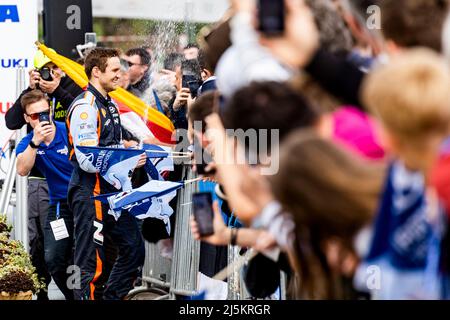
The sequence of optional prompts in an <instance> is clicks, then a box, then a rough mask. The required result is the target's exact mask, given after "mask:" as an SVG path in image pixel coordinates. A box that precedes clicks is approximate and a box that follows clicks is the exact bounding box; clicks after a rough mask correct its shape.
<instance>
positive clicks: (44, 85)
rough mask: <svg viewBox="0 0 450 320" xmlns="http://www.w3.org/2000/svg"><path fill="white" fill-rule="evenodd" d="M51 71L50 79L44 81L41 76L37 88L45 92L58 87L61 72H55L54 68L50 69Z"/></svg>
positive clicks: (50, 91) (51, 91) (52, 90)
mask: <svg viewBox="0 0 450 320" xmlns="http://www.w3.org/2000/svg"><path fill="white" fill-rule="evenodd" d="M51 73H52V78H53V80H52V81H45V80H43V79H42V78H40V80H39V88H40V89H41V90H42V91H44V92H45V93H49V94H51V93H53V92H54V91H55V90H56V88H58V86H59V84H60V82H61V73H60V72H55V71H54V70H52V71H51Z"/></svg>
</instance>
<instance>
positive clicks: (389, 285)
mask: <svg viewBox="0 0 450 320" xmlns="http://www.w3.org/2000/svg"><path fill="white" fill-rule="evenodd" d="M425 194H426V183H425V178H424V176H423V174H421V173H420V172H411V171H409V170H408V169H406V168H405V166H404V165H403V164H402V163H401V162H399V161H397V162H394V163H393V164H392V165H391V166H390V168H389V171H388V178H387V181H386V185H385V187H384V192H383V196H382V199H381V203H380V205H379V209H378V213H377V216H376V220H375V224H374V226H373V228H374V230H373V233H374V234H373V237H372V239H371V243H370V249H369V252H368V254H367V256H366V257H365V259H364V261H363V262H362V263H361V264H360V266H359V267H358V270H357V272H356V275H355V284H356V286H357V287H358V289H360V290H364V287H365V289H369V290H370V291H372V293H373V294H374V298H376V299H383V300H384V299H387V300H391V299H417V298H419V299H430V298H431V299H434V298H436V297H437V295H438V292H437V291H438V290H436V287H433V288H431V287H430V286H426V281H429V279H430V277H429V276H428V277H426V275H427V272H426V271H427V269H430V268H431V267H432V266H430V265H429V263H430V258H429V256H430V249H431V248H432V246H431V245H432V239H433V225H432V224H430V221H429V219H428V217H427V212H428V210H429V208H430V204H429V203H428V201H427V198H426V196H425ZM431 260H433V264H435V263H434V260H435V259H434V258H433V259H431ZM432 269H434V270H435V269H436V268H435V267H432ZM375 271H376V272H375ZM374 272H375V275H376V277H374ZM428 274H429V275H430V273H428ZM437 276H438V274H437V272H436V273H434V275H433V276H431V278H433V277H434V278H436V277H437ZM369 279H377V281H375V282H374V283H375V284H376V285H372V284H370V285H368V283H369V282H368V280H369ZM427 279H428V280H427ZM430 288H431V289H430Z"/></svg>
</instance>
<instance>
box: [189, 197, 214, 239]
mask: <svg viewBox="0 0 450 320" xmlns="http://www.w3.org/2000/svg"><path fill="white" fill-rule="evenodd" d="M192 203H193V207H194V219H195V221H196V222H197V224H198V229H199V232H200V235H201V236H208V235H211V234H213V233H214V227H213V217H214V212H213V207H212V205H213V202H212V195H211V193H210V192H199V193H194V194H193V195H192Z"/></svg>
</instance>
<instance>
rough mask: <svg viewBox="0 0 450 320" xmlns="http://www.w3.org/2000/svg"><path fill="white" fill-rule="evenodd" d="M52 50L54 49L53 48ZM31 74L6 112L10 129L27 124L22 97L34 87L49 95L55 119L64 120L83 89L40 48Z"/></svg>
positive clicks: (6, 119) (7, 124)
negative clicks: (27, 83)
mask: <svg viewBox="0 0 450 320" xmlns="http://www.w3.org/2000/svg"><path fill="white" fill-rule="evenodd" d="M50 50H51V51H54V50H53V49H50ZM29 76H30V85H29V87H28V88H27V89H25V90H24V91H23V92H22V93H21V94H20V96H19V98H18V99H17V100H16V102H15V103H14V105H13V106H12V107H11V109H9V110H8V112H6V115H5V122H6V127H7V128H8V129H10V130H17V129H20V128H22V127H23V126H24V125H25V124H26V123H25V120H24V118H23V111H22V107H23V106H22V105H21V103H20V99H21V98H22V96H23V95H24V94H26V93H27V92H30V91H32V90H34V89H39V90H41V91H42V92H44V93H46V94H47V95H48V97H49V98H50V102H51V108H52V109H53V110H54V114H53V115H54V119H55V120H56V121H61V122H64V121H65V119H66V113H67V108H68V107H69V106H70V104H71V103H72V101H73V100H74V99H75V97H76V96H78V95H79V94H81V93H82V92H83V90H82V89H81V88H80V87H79V86H78V85H77V84H76V83H75V82H73V80H72V79H70V78H69V77H67V76H65V75H64V73H63V72H62V70H61V69H59V68H58V67H57V66H56V65H55V64H54V63H53V62H52V61H51V60H50V59H49V58H48V57H47V56H45V55H44V54H43V53H42V51H40V50H39V51H38V52H36V55H35V56H34V69H32V70H30V71H29ZM53 104H55V105H53Z"/></svg>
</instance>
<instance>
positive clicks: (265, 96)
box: [223, 82, 318, 141]
mask: <svg viewBox="0 0 450 320" xmlns="http://www.w3.org/2000/svg"><path fill="white" fill-rule="evenodd" d="M317 119H318V113H317V112H316V111H315V110H314V109H313V108H312V107H311V106H310V105H309V103H308V102H307V100H306V99H305V98H304V97H303V96H301V95H300V94H298V93H297V92H296V91H295V90H294V89H292V88H291V87H290V86H289V85H288V84H285V83H279V82H253V83H251V84H250V85H249V86H247V87H244V88H241V89H240V90H238V91H237V92H236V93H235V94H234V96H233V97H232V98H231V99H230V101H229V102H228V104H227V105H226V106H225V109H224V110H223V120H224V125H225V128H227V129H234V130H236V129H243V130H244V131H245V130H248V129H256V130H259V129H278V130H279V138H280V141H282V140H283V138H284V137H285V136H286V135H287V134H289V133H290V132H291V131H293V130H294V129H298V128H304V127H310V126H312V125H314V124H315V123H316V121H317Z"/></svg>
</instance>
